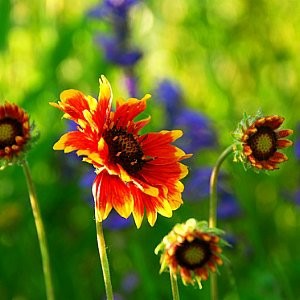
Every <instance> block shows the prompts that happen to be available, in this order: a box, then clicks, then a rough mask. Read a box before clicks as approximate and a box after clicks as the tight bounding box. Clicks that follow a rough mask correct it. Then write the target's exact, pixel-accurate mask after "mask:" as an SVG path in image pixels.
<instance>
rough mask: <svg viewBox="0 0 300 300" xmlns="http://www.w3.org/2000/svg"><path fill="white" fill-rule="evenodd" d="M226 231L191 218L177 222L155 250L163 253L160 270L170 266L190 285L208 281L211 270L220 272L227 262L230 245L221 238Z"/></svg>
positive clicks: (175, 273)
mask: <svg viewBox="0 0 300 300" xmlns="http://www.w3.org/2000/svg"><path fill="white" fill-rule="evenodd" d="M222 234H223V231H221V230H220V229H217V228H209V227H208V224H207V222H206V221H201V222H197V221H196V220H195V219H189V220H187V221H186V223H182V224H176V225H175V226H174V228H173V229H172V231H171V232H170V233H169V234H168V235H166V236H165V237H164V238H163V240H162V242H161V243H160V244H159V245H158V246H157V247H156V249H155V253H156V254H158V253H159V252H162V254H161V257H160V263H161V268H160V272H163V271H164V270H166V269H169V271H170V272H171V273H172V274H173V276H177V274H179V275H180V276H181V279H182V282H183V283H184V284H185V285H187V284H194V283H196V282H197V283H198V285H199V288H201V287H202V285H201V280H207V279H208V276H209V272H216V270H217V266H218V265H222V264H223V259H224V258H223V257H222V255H221V253H222V247H223V246H224V245H228V244H227V243H226V241H224V240H223V239H221V238H220V236H221V235H222Z"/></svg>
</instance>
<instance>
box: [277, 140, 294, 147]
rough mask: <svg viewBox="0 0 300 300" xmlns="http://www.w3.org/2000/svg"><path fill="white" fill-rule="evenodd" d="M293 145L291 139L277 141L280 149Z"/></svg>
mask: <svg viewBox="0 0 300 300" xmlns="http://www.w3.org/2000/svg"><path fill="white" fill-rule="evenodd" d="M292 145H293V142H292V141H290V140H277V143H276V146H277V148H279V149H281V148H286V147H289V146H292Z"/></svg>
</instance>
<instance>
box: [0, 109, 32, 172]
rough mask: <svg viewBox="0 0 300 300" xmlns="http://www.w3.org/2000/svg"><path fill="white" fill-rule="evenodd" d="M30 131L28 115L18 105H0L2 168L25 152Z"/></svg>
mask: <svg viewBox="0 0 300 300" xmlns="http://www.w3.org/2000/svg"><path fill="white" fill-rule="evenodd" d="M30 139H31V131H30V124H29V116H28V114H27V113H26V112H25V111H24V110H23V109H22V108H21V107H19V106H18V105H16V104H12V103H5V104H3V105H0V163H1V166H2V167H4V166H6V165H7V164H11V163H13V162H15V161H17V160H19V159H20V158H21V157H22V156H23V154H24V153H25V152H26V151H25V150H27V148H28V145H29V140H30Z"/></svg>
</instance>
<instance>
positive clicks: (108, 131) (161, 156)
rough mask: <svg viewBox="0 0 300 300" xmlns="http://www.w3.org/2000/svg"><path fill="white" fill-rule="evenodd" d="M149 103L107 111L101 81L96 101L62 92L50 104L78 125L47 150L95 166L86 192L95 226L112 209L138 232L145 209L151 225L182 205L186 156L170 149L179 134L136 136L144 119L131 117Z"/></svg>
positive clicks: (121, 104)
mask: <svg viewBox="0 0 300 300" xmlns="http://www.w3.org/2000/svg"><path fill="white" fill-rule="evenodd" d="M149 98H150V95H146V96H145V97H144V98H142V99H141V100H138V99H135V98H130V99H128V100H127V101H125V100H123V99H118V100H117V103H116V109H115V111H113V110H112V91H111V87H110V84H109V82H108V81H107V79H106V78H105V77H104V76H102V77H101V79H100V93H99V97H98V101H97V100H96V99H94V98H93V97H91V96H85V95H84V94H83V93H82V92H80V91H77V90H66V91H63V92H62V93H61V95H60V100H61V101H59V102H58V104H56V103H50V104H51V105H52V106H54V107H57V108H59V109H60V110H62V111H63V112H64V116H63V117H65V118H67V119H71V120H73V121H74V122H75V123H77V124H78V126H77V130H76V131H71V132H68V133H66V134H64V135H63V136H62V137H61V138H60V139H59V141H58V142H57V143H56V144H55V145H54V147H53V149H54V150H64V152H65V153H67V152H71V151H77V152H76V153H77V155H79V156H80V155H81V156H83V161H86V162H88V163H90V164H92V165H93V166H94V167H95V169H96V173H97V176H96V178H95V180H94V183H93V187H92V191H93V196H94V201H95V208H96V209H95V210H96V220H97V221H99V222H101V221H103V220H104V219H106V217H107V216H108V214H109V213H110V211H111V209H112V208H114V209H115V210H116V211H117V212H118V214H119V215H121V216H122V217H124V218H128V217H129V215H130V214H131V213H132V214H133V218H134V220H135V223H136V226H137V227H138V228H139V227H140V225H141V222H142V219H143V216H144V210H146V215H147V218H148V221H149V223H150V225H151V226H153V225H154V223H155V221H156V218H157V213H159V214H161V215H163V216H166V217H171V215H172V211H173V210H175V209H177V208H178V207H179V206H180V205H181V204H182V198H181V193H182V191H183V184H182V183H181V182H180V179H182V178H183V177H185V176H186V175H187V173H188V170H187V167H186V166H185V165H183V164H182V163H180V161H181V160H182V159H185V158H187V157H189V156H190V155H186V154H185V152H184V151H182V150H181V149H179V148H177V147H175V146H174V145H172V144H171V143H172V142H173V141H175V140H176V139H177V138H179V137H180V136H181V135H182V132H181V131H180V130H173V131H161V132H156V133H154V132H152V133H147V134H142V135H140V134H139V131H140V130H141V129H142V128H143V127H144V126H145V125H146V124H147V123H148V122H149V120H150V117H148V118H146V119H142V120H139V121H134V118H135V117H137V116H138V115H139V114H140V113H141V112H143V111H144V110H145V108H146V102H147V99H149Z"/></svg>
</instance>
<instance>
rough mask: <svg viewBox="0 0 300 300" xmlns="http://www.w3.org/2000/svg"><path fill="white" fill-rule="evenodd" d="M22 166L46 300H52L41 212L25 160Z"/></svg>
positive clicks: (49, 270)
mask: <svg viewBox="0 0 300 300" xmlns="http://www.w3.org/2000/svg"><path fill="white" fill-rule="evenodd" d="M22 166H23V170H24V174H25V177H26V182H27V187H28V193H29V199H30V204H31V208H32V213H33V217H34V222H35V227H36V231H37V235H38V240H39V244H40V249H41V256H42V264H43V271H44V280H45V285H46V293H47V299H48V300H54V292H53V285H52V280H51V269H50V260H49V254H48V247H47V241H46V234H45V229H44V225H43V221H42V216H41V212H40V209H39V205H38V200H37V195H36V191H35V188H34V184H33V181H32V177H31V173H30V169H29V165H28V162H27V161H26V160H24V161H23V162H22Z"/></svg>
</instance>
